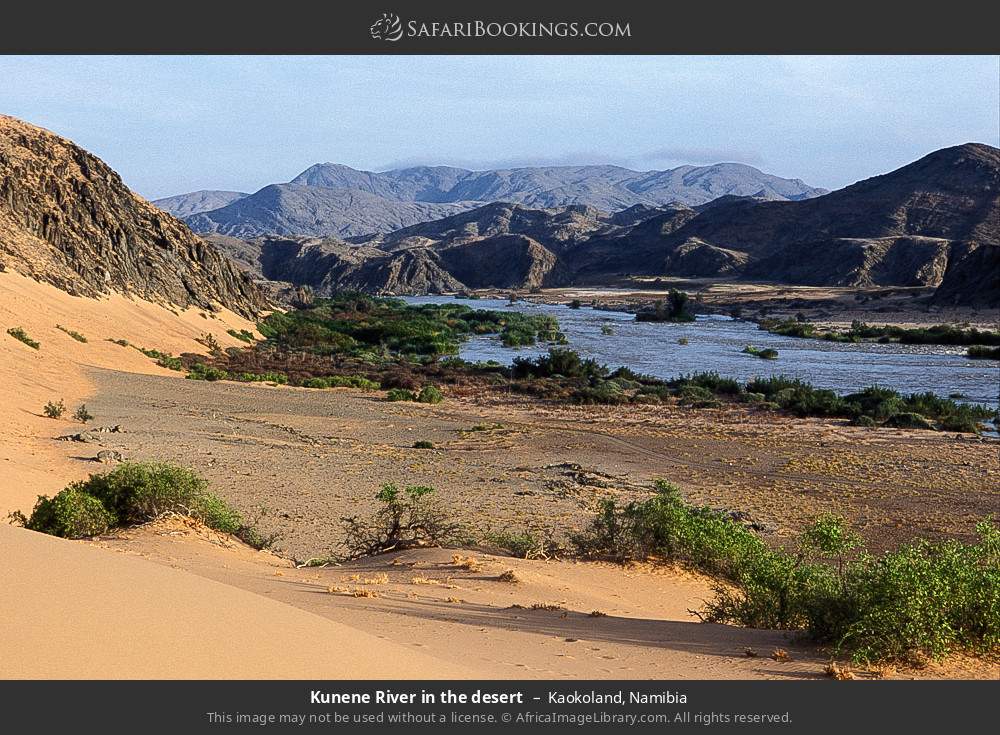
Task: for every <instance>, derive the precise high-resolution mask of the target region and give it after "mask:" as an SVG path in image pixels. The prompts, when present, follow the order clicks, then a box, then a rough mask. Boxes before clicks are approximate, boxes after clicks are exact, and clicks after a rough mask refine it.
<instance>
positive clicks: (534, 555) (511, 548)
mask: <svg viewBox="0 0 1000 735" xmlns="http://www.w3.org/2000/svg"><path fill="white" fill-rule="evenodd" d="M485 540H486V542H487V543H489V544H492V545H494V546H496V547H497V548H499V549H502V550H503V551H506V552H507V553H509V554H510V555H511V556H516V557H518V558H521V559H548V558H550V557H552V556H555V555H556V554H557V553H559V550H560V548H559V547H558V546H557V545H556V544H555V543H554V542H553V541H551V540H550V539H547V538H545V537H543V536H541V535H538V534H536V533H533V532H531V531H528V530H520V531H510V530H504V531H491V532H489V533H487V534H486V538H485Z"/></svg>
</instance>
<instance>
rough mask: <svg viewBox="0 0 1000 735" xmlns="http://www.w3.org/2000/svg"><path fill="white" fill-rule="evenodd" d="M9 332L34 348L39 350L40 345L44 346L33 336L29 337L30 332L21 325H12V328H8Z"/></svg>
mask: <svg viewBox="0 0 1000 735" xmlns="http://www.w3.org/2000/svg"><path fill="white" fill-rule="evenodd" d="M7 334H9V335H10V336H11V337H13V338H14V339H16V340H19V341H21V342H24V344H26V345H28V347H30V348H32V349H34V350H37V349H38V348H39V347H41V346H42V345H41V343H40V342H37V341H35V340H33V339H32V338H31V337H29V336H28V333H27V332H25V331H24V329H23V328H21V327H11V328H10V329H8V330H7Z"/></svg>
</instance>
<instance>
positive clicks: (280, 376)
mask: <svg viewBox="0 0 1000 735" xmlns="http://www.w3.org/2000/svg"><path fill="white" fill-rule="evenodd" d="M229 379H230V380H237V381H239V382H241V383H277V384H278V385H285V384H286V383H288V376H287V375H285V374H284V373H279V372H266V373H247V372H243V373H235V374H232V373H231V374H230V375H229Z"/></svg>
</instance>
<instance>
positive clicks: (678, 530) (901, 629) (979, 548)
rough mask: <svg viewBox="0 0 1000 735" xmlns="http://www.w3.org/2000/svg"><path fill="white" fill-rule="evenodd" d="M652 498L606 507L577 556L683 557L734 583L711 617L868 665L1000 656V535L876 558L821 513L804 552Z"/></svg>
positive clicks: (709, 513)
mask: <svg viewBox="0 0 1000 735" xmlns="http://www.w3.org/2000/svg"><path fill="white" fill-rule="evenodd" d="M656 490H657V492H656V495H655V496H654V497H652V498H650V499H648V500H645V501H642V502H639V501H634V502H631V503H628V504H626V505H624V506H619V505H618V503H617V502H616V501H615V500H614V499H610V498H609V499H606V500H604V501H602V503H601V505H600V507H599V510H598V513H597V514H596V516H595V517H594V519H593V520H592V522H591V525H590V527H589V529H587V531H585V532H584V533H582V534H579V535H578V536H576V537H575V538H574V539H573V541H574V543H575V544H576V546H577V549H578V550H579V551H580V553H582V554H584V555H587V556H597V557H610V558H613V559H617V560H619V561H625V560H628V559H641V558H647V557H658V558H663V559H670V560H675V561H681V562H684V563H687V564H690V565H691V566H693V567H695V568H697V569H699V570H701V571H704V572H707V573H709V574H712V575H715V576H717V577H719V578H720V580H725V582H724V583H720V584H718V585H717V586H716V588H715V594H714V597H713V599H712V600H710V601H709V602H708V603H707V604H706V606H705V608H704V609H703V611H702V612H701V613H700V614H701V616H702V617H703V619H705V620H708V621H711V622H721V623H731V624H738V625H744V626H749V627H760V628H781V629H801V630H805V631H807V632H808V634H809V636H810V637H811V638H812V639H813V640H815V641H817V642H820V643H825V644H829V645H831V646H833V648H834V650H836V651H849V652H851V654H852V655H853V657H854V658H855V660H857V661H859V662H869V661H874V660H880V659H907V658H910V657H912V656H929V657H932V658H940V657H942V656H944V655H946V654H948V653H950V652H952V651H955V650H964V651H970V652H973V653H996V652H997V651H998V649H1000V529H997V527H996V526H995V525H994V524H993V522H992V521H983V522H982V523H980V524H979V525H978V526H977V532H978V534H979V541H978V543H972V544H969V543H963V542H961V541H955V540H949V541H940V542H929V541H925V540H918V541H914V542H912V543H910V544H907V545H904V546H902V547H901V548H899V549H897V550H894V551H889V552H885V553H883V554H881V555H874V554H871V553H869V552H867V551H865V550H864V549H863V548H862V547H861V541H860V538H859V537H858V536H857V535H856V534H855V533H853V532H852V531H851V530H850V529H849V528H848V527H847V524H846V523H845V521H844V520H843V519H842V518H839V517H836V516H833V515H829V514H827V515H823V516H820V517H819V518H817V519H816V520H815V522H814V523H813V524H812V525H811V526H809V527H808V528H807V529H806V530H805V531H804V532H803V533H802V534H801V536H800V538H799V543H798V546H797V548H794V549H792V550H783V549H772V548H770V547H769V546H768V545H767V544H766V543H765V542H764V541H763V539H761V538H760V537H759V536H757V535H756V534H755V533H754V532H753V531H751V530H750V529H749V528H747V527H746V526H744V525H742V524H741V523H739V522H737V521H736V520H734V518H733V517H732V515H731V514H727V513H724V512H720V511H716V510H712V509H710V508H697V507H693V506H691V505H688V504H687V503H685V502H684V501H683V500H682V498H681V497H680V493H679V491H678V490H677V488H676V487H674V486H672V485H670V484H669V483H664V482H662V481H661V482H659V483H657V486H656Z"/></svg>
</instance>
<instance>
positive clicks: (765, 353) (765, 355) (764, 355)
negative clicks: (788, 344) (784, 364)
mask: <svg viewBox="0 0 1000 735" xmlns="http://www.w3.org/2000/svg"><path fill="white" fill-rule="evenodd" d="M743 352H744V353H746V354H748V355H753V356H754V357H759V358H761V359H762V360H777V359H778V351H777V350H774V349H771V348H770V347H765V348H764V349H759V348H757V347H754V346H753V345H747V346H746V347H744V348H743Z"/></svg>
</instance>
